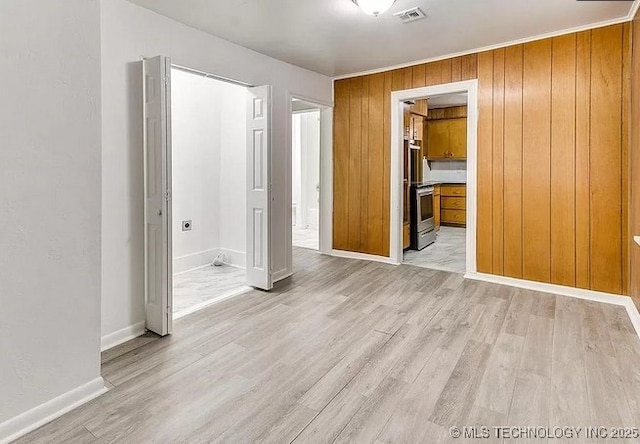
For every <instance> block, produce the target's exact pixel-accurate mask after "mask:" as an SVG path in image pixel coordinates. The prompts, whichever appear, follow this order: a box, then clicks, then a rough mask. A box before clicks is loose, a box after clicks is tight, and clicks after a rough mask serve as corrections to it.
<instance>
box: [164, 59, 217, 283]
mask: <svg viewBox="0 0 640 444" xmlns="http://www.w3.org/2000/svg"><path fill="white" fill-rule="evenodd" d="M217 83H218V82H215V81H213V80H211V79H207V78H205V77H202V76H199V75H195V74H190V73H187V72H184V71H181V70H178V69H172V70H171V125H172V128H171V131H172V133H171V139H172V146H171V147H172V161H173V175H172V179H173V181H172V212H173V223H172V225H173V227H172V228H173V262H174V267H173V269H174V272H180V271H184V270H185V269H189V268H194V267H197V266H200V265H204V264H206V263H207V262H209V263H210V262H211V261H212V260H213V255H214V250H215V248H216V247H217V246H218V244H219V238H220V236H219V233H220V211H219V207H220V205H219V197H220V189H219V188H220V137H219V134H220V112H219V110H218V103H217V99H218V97H217V96H218V92H217V89H216V85H217ZM183 220H191V221H192V226H191V230H190V231H182V221H183Z"/></svg>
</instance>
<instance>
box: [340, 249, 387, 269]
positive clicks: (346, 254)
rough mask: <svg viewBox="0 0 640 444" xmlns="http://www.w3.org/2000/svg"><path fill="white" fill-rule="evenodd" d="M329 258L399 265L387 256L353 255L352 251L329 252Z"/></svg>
mask: <svg viewBox="0 0 640 444" xmlns="http://www.w3.org/2000/svg"><path fill="white" fill-rule="evenodd" d="M330 255H331V256H335V257H344V258H346V259H359V260H363V261H373V262H382V263H385V264H392V265H399V263H397V262H395V261H394V260H392V259H391V258H390V257H387V256H376V255H374V254H365V253H354V252H353V251H344V250H331V253H330Z"/></svg>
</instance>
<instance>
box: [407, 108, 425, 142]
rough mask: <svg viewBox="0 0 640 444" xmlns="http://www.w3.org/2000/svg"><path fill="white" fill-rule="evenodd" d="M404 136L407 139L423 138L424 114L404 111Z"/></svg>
mask: <svg viewBox="0 0 640 444" xmlns="http://www.w3.org/2000/svg"><path fill="white" fill-rule="evenodd" d="M404 138H405V139H409V140H420V141H422V140H424V116H421V115H419V114H414V113H412V112H408V111H405V113H404Z"/></svg>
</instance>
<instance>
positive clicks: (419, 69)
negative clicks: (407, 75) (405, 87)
mask: <svg viewBox="0 0 640 444" xmlns="http://www.w3.org/2000/svg"><path fill="white" fill-rule="evenodd" d="M411 82H412V83H411V87H412V88H420V87H423V86H424V85H425V83H424V82H425V66H424V65H416V66H414V67H413V72H412V73H411Z"/></svg>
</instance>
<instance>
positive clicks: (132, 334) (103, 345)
mask: <svg viewBox="0 0 640 444" xmlns="http://www.w3.org/2000/svg"><path fill="white" fill-rule="evenodd" d="M144 332H145V321H142V322H138V323H137V324H133V325H130V326H128V327H125V328H122V329H120V330H118V331H115V332H113V333H109V334H108V335H104V336H103V337H102V338H100V351H101V352H103V351H105V350H109V349H110V348H113V347H115V346H116V345H120V344H122V343H124V342H127V341H130V340H131V339H134V338H137V337H138V336H141V335H143V334H144Z"/></svg>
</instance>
